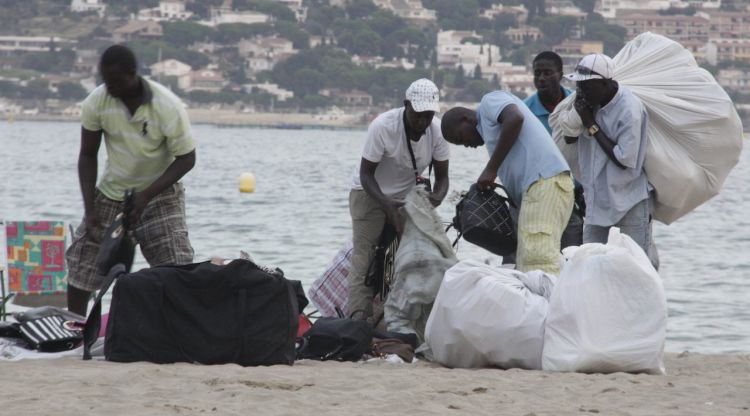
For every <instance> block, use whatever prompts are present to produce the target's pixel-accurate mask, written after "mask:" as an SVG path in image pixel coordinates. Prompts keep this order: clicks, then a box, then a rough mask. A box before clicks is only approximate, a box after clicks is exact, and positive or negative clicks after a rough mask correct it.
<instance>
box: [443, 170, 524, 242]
mask: <svg viewBox="0 0 750 416" xmlns="http://www.w3.org/2000/svg"><path fill="white" fill-rule="evenodd" d="M495 187H496V188H501V189H502V190H503V191H504V192H505V193H506V195H507V194H508V191H507V190H506V189H505V187H504V186H502V185H498V184H495ZM509 205H512V206H513V207H515V206H516V205H515V204H514V203H513V201H512V200H511V199H510V198H508V197H505V196H502V195H500V194H498V193H497V192H495V191H494V190H486V191H480V190H479V189H477V184H473V185H471V187H469V191H468V192H466V193H465V194H464V195H463V196H462V198H461V200H460V201H459V202H458V204H456V216H455V217H453V223H452V224H451V225H450V226H449V227H448V228H450V227H451V226H452V227H454V228H455V229H456V231H458V237H457V238H456V241H454V242H453V245H454V246H455V245H456V243H458V240H459V239H460V238H461V237H463V238H464V240H466V241H468V242H470V243H472V244H475V245H478V246H479V247H482V248H484V249H485V250H488V251H490V252H492V253H495V254H497V255H500V256H507V255H509V254H512V253H515V251H516V245H517V243H518V237H517V236H516V225H515V222H514V221H513V217H512V216H511V214H510V207H509ZM446 231H447V230H446Z"/></svg>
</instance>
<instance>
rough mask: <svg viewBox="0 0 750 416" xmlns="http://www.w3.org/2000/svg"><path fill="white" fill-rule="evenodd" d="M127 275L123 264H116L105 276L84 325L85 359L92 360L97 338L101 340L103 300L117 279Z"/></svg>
mask: <svg viewBox="0 0 750 416" xmlns="http://www.w3.org/2000/svg"><path fill="white" fill-rule="evenodd" d="M124 274H127V271H126V268H125V265H124V264H122V263H117V264H115V265H114V266H113V267H112V268H111V269H109V273H107V275H106V276H104V280H103V281H102V288H101V289H99V293H98V294H97V295H96V300H94V306H93V307H92V308H91V312H89V316H88V317H86V323H85V324H84V325H83V359H84V360H90V359H91V346H92V345H94V342H96V340H97V338H99V329H100V328H101V326H102V298H104V295H105V294H107V292H108V291H109V288H110V287H111V286H112V283H114V281H115V279H117V278H118V277H120V276H122V275H124Z"/></svg>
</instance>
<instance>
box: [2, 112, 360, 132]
mask: <svg viewBox="0 0 750 416" xmlns="http://www.w3.org/2000/svg"><path fill="white" fill-rule="evenodd" d="M188 117H189V118H190V122H191V124H193V125H213V126H217V127H222V128H225V127H226V128H273V129H285V130H302V129H317V130H362V129H366V128H367V123H364V124H363V123H361V122H359V120H361V119H362V118H363V116H362V115H361V114H342V115H328V114H309V113H241V112H237V111H234V110H211V109H204V108H189V109H188ZM4 121H5V122H7V123H13V122H16V121H40V122H79V121H80V117H79V116H68V115H62V114H46V113H39V114H14V115H12V116H11V115H6V116H5V118H4Z"/></svg>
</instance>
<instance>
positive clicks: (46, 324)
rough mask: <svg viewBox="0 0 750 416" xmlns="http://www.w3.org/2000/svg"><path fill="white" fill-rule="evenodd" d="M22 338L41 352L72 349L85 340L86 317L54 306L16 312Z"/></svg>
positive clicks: (15, 315)
mask: <svg viewBox="0 0 750 416" xmlns="http://www.w3.org/2000/svg"><path fill="white" fill-rule="evenodd" d="M13 317H14V318H15V319H16V320H17V321H18V322H19V324H20V325H19V326H18V329H19V331H20V333H21V338H22V339H23V340H24V341H26V343H27V344H28V345H29V347H31V348H33V349H35V350H38V351H40V352H59V351H66V350H72V349H73V348H75V347H77V346H78V345H79V344H80V343H81V341H82V340H83V334H82V332H81V330H82V328H83V326H82V325H83V321H84V319H85V318H84V317H82V316H80V315H76V314H74V313H72V312H68V311H66V310H63V309H60V308H56V307H53V306H43V307H39V308H34V309H31V310H29V311H26V312H22V313H17V314H14V315H13Z"/></svg>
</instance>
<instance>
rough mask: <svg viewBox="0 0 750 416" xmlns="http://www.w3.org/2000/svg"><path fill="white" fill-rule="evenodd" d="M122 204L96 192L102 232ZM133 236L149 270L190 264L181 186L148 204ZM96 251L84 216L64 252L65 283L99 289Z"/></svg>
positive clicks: (191, 255)
mask: <svg viewBox="0 0 750 416" xmlns="http://www.w3.org/2000/svg"><path fill="white" fill-rule="evenodd" d="M122 204H123V203H122V202H119V201H114V200H111V199H109V198H107V197H105V196H104V195H103V194H102V193H101V192H100V191H99V189H96V191H95V196H94V209H95V210H96V213H97V214H98V215H99V220H100V221H101V224H102V230H101V232H102V233H103V232H104V231H105V230H106V228H107V226H108V225H109V224H110V223H111V222H112V221H113V220H114V218H115V216H116V215H117V214H118V213H119V212H121V210H122ZM133 235H134V239H135V242H136V243H138V244H140V246H141V253H143V257H144V258H145V259H146V261H147V262H148V264H149V265H150V266H152V267H154V266H165V265H179V264H188V263H192V262H193V247H192V246H191V245H190V239H189V238H188V230H187V222H186V221H185V191H184V189H183V187H182V184H180V183H176V184H174V185H173V186H171V187H170V188H167V189H166V190H164V191H162V193H160V194H159V195H157V196H156V198H154V199H152V200H151V201H150V202H149V203H148V205H147V206H146V209H144V210H143V215H142V216H141V219H140V221H139V222H138V223H137V224H136V226H135V229H134V232H133ZM100 241H101V236H100ZM98 252H99V243H96V242H94V241H93V240H91V239H90V238H89V237H88V234H87V232H86V217H85V216H84V218H83V220H82V221H81V225H79V226H78V229H77V230H76V232H75V235H74V236H73V242H72V243H71V245H70V247H69V248H68V250H67V251H66V252H65V258H66V260H67V262H68V284H70V285H71V286H74V287H76V288H79V289H83V290H88V291H95V290H99V287H100V286H101V282H102V279H103V276H100V275H98V274H97V272H96V255H97V253H98Z"/></svg>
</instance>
